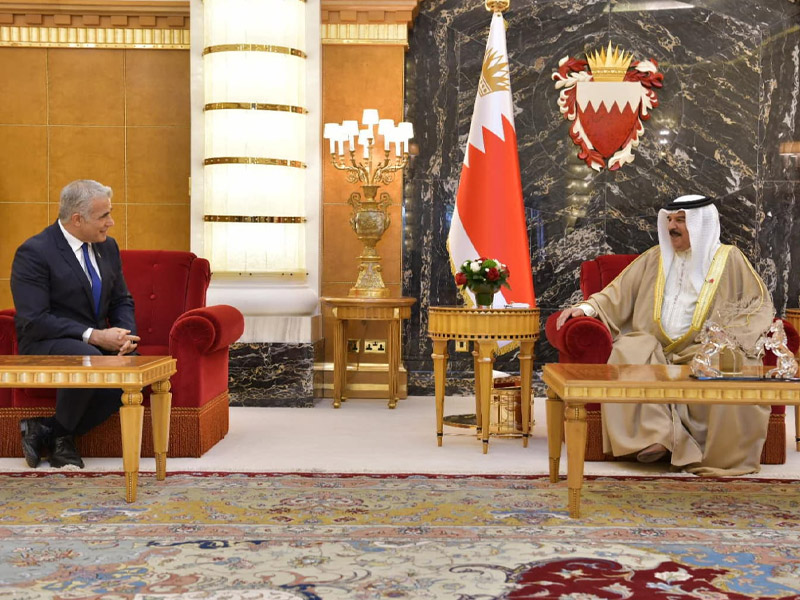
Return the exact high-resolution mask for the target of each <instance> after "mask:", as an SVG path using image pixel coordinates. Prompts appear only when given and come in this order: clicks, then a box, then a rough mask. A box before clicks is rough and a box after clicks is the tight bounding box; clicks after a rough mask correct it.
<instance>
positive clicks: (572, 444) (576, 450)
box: [564, 402, 586, 519]
mask: <svg viewBox="0 0 800 600" xmlns="http://www.w3.org/2000/svg"><path fill="white" fill-rule="evenodd" d="M565 414H566V426H565V428H564V429H565V433H566V435H567V487H568V488H569V516H570V517H572V518H573V519H577V518H578V517H580V516H581V487H583V461H584V459H585V458H586V405H585V404H578V403H572V402H570V403H568V404H567V409H566V411H565Z"/></svg>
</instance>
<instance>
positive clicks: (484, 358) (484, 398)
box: [475, 341, 494, 454]
mask: <svg viewBox="0 0 800 600" xmlns="http://www.w3.org/2000/svg"><path fill="white" fill-rule="evenodd" d="M477 344H478V371H477V373H478V374H477V375H476V380H477V381H479V382H480V383H479V385H478V386H477V389H476V390H475V391H476V394H477V395H478V397H479V398H480V405H481V441H482V442H483V453H484V454H486V453H487V452H488V451H489V426H490V418H491V414H490V411H489V403H490V401H491V397H492V363H493V362H494V360H493V358H492V351H493V350H494V342H492V341H488V342H484V341H480V342H477Z"/></svg>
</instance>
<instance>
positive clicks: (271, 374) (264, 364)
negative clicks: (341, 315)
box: [228, 341, 321, 407]
mask: <svg viewBox="0 0 800 600" xmlns="http://www.w3.org/2000/svg"><path fill="white" fill-rule="evenodd" d="M320 344H321V341H320V342H318V343H317V344H310V343H306V344H269V343H255V342H253V343H240V342H237V343H235V344H233V345H231V348H230V362H229V367H228V371H229V374H228V386H229V389H230V403H231V406H292V407H311V406H314V356H315V353H316V352H317V350H316V346H318V345H320Z"/></svg>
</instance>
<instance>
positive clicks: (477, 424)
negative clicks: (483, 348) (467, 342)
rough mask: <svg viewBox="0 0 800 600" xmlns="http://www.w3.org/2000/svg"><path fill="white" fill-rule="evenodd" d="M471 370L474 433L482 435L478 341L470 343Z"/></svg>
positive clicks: (480, 436)
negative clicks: (473, 400) (473, 388)
mask: <svg viewBox="0 0 800 600" xmlns="http://www.w3.org/2000/svg"><path fill="white" fill-rule="evenodd" d="M472 372H473V373H474V374H475V435H477V436H478V439H479V440H480V439H481V438H482V437H483V414H482V413H483V411H482V407H481V369H480V362H479V361H478V343H477V342H475V343H474V344H473V345H472Z"/></svg>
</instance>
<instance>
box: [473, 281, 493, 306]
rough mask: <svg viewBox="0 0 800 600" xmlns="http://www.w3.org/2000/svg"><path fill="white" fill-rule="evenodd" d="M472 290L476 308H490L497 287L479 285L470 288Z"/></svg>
mask: <svg viewBox="0 0 800 600" xmlns="http://www.w3.org/2000/svg"><path fill="white" fill-rule="evenodd" d="M472 292H473V293H474V294H475V304H476V305H477V306H478V308H492V304H494V295H495V294H496V293H497V288H495V287H494V286H490V285H481V286H475V287H474V288H472Z"/></svg>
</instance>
